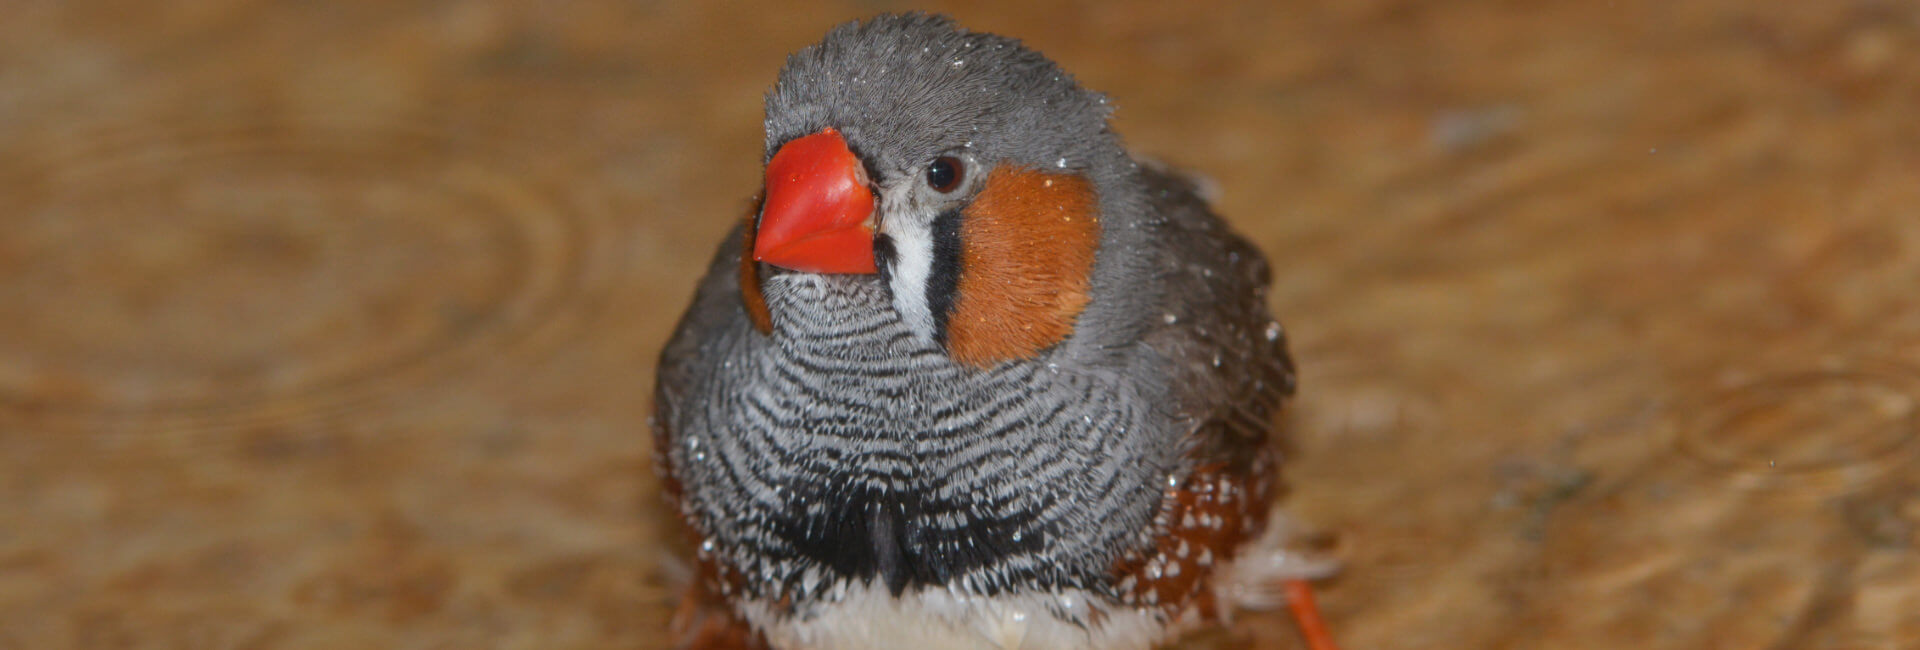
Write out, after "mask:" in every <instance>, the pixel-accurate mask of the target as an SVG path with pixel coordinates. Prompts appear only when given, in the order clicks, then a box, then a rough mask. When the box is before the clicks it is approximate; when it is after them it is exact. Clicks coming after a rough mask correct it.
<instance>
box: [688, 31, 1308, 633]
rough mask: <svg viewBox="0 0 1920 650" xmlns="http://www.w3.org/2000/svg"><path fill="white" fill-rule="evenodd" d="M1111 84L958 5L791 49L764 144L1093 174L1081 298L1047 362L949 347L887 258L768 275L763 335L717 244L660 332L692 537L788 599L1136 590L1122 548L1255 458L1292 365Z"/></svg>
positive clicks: (1259, 272) (761, 592)
mask: <svg viewBox="0 0 1920 650" xmlns="http://www.w3.org/2000/svg"><path fill="white" fill-rule="evenodd" d="M1108 113H1109V109H1108V105H1107V101H1106V99H1105V98H1104V97H1102V96H1100V95H1098V94H1096V93H1093V92H1090V91H1086V90H1084V89H1081V88H1080V87H1079V86H1078V85H1077V84H1076V83H1075V82H1074V81H1073V79H1072V78H1071V77H1069V76H1068V75H1066V74H1065V73H1064V72H1061V71H1060V70H1059V69H1058V68H1057V67H1056V66H1055V65H1054V64H1053V63H1052V62H1050V61H1048V60H1046V59H1045V58H1044V57H1042V56H1040V55H1039V54H1037V53H1035V52H1033V51H1031V50H1028V49H1026V48H1024V47H1022V46H1021V45H1020V44H1019V43H1018V42H1016V41H1013V40H1011V39H1007V38H1002V37H998V36H993V35H988V34H979V33H971V32H966V31H963V30H960V29H959V28H957V27H955V26H953V25H952V24H951V23H950V22H949V21H947V20H946V19H944V18H938V17H930V16H924V15H918V14H914V15H905V16H882V17H879V18H875V19H872V20H870V21H866V22H863V23H850V24H847V25H843V26H841V27H838V28H836V29H834V30H833V31H832V32H831V33H829V34H828V35H827V37H826V38H825V40H824V41H823V42H822V43H820V44H818V45H815V46H813V47H810V48H807V49H805V50H802V51H800V52H798V53H796V54H794V55H793V56H792V57H791V58H790V59H789V60H788V62H787V65H786V68H785V69H783V70H782V72H781V75H780V80H779V82H778V84H777V85H776V86H775V88H774V90H773V91H772V92H771V93H770V94H769V95H768V98H767V122H766V128H767V155H768V156H769V157H771V156H772V154H773V153H774V152H775V151H777V150H778V149H779V147H780V145H782V144H784V143H785V142H787V141H790V140H792V139H794V138H797V137H800V136H803V135H806V134H809V133H814V132H818V131H819V130H820V129H822V128H826V127H835V128H838V129H839V130H840V131H841V132H842V133H843V134H844V135H845V137H846V140H847V142H848V143H849V144H850V146H851V148H852V150H853V151H854V152H856V153H857V154H858V155H859V156H860V157H861V158H862V159H863V160H864V161H865V163H866V164H867V166H868V173H869V174H870V175H872V176H874V177H875V178H876V182H881V180H882V179H888V178H898V177H902V176H907V177H911V176H912V175H913V174H915V173H917V172H918V169H919V168H920V166H922V165H924V164H925V161H926V160H927V159H929V158H931V157H933V156H937V155H944V154H945V153H946V152H950V151H954V150H965V151H966V152H968V154H970V156H971V159H972V160H976V161H979V163H980V164H981V165H983V169H982V171H981V173H984V166H996V165H1004V166H1015V167H1028V168H1038V169H1045V170H1048V171H1062V172H1071V173H1078V174H1084V175H1086V176H1087V177H1088V178H1090V179H1091V180H1092V181H1093V183H1094V187H1095V188H1096V189H1097V191H1098V194H1099V207H1100V210H1101V214H1100V219H1101V224H1102V229H1101V231H1100V232H1101V235H1100V237H1101V239H1100V247H1099V249H1098V252H1097V257H1096V262H1095V265H1094V269H1093V276H1092V279H1091V287H1092V290H1091V294H1090V296H1091V297H1090V301H1089V302H1088V304H1087V307H1086V309H1085V311H1084V312H1082V313H1081V314H1080V316H1079V319H1078V321H1077V324H1076V326H1075V328H1074V330H1073V334H1072V335H1071V336H1070V337H1069V338H1067V339H1066V340H1065V341H1062V342H1061V343H1059V344H1058V345H1056V346H1053V347H1050V348H1048V349H1046V350H1044V351H1043V352H1041V353H1040V354H1039V355H1038V357H1036V358H1033V359H1026V360H1018V361H1013V362H1007V363H1001V364H999V365H997V366H994V367H992V368H989V369H976V368H972V367H968V366H963V365H958V364H956V363H954V362H953V361H951V360H949V358H948V357H947V355H946V352H945V350H943V348H942V346H941V344H940V342H938V341H936V340H932V339H930V338H928V337H927V336H925V335H924V332H921V331H918V330H916V329H915V328H914V327H912V326H910V324H909V323H908V322H906V320H904V319H903V318H902V317H901V315H900V314H899V313H897V310H896V309H895V306H894V304H895V303H894V301H893V298H892V296H891V293H892V291H893V289H892V288H891V287H890V286H889V285H888V284H887V282H886V280H885V279H884V278H883V277H880V276H861V275H813V274H806V273H797V272H771V273H769V274H768V275H767V277H765V278H764V280H763V281H764V284H763V285H762V286H763V291H764V295H765V298H766V302H767V306H768V311H769V313H770V314H771V316H772V324H773V331H772V332H771V333H770V334H763V333H761V332H759V331H757V330H755V329H754V327H753V326H752V324H751V323H750V321H749V319H748V317H747V314H746V312H745V310H744V309H743V307H742V298H741V295H740V284H739V273H740V270H739V269H740V255H742V254H743V252H742V250H741V247H740V241H741V233H740V232H738V231H737V230H736V231H735V232H733V233H731V234H729V235H728V236H727V238H726V239H725V243H723V245H722V246H721V247H720V250H719V252H718V253H717V254H716V255H715V257H714V260H713V263H712V266H711V268H710V269H709V270H708V272H707V275H706V278H705V279H704V280H702V282H701V284H700V286H699V289H698V292H697V294H696V296H695V298H694V300H693V304H692V306H691V307H690V308H689V309H688V311H687V313H686V315H685V316H684V318H683V319H682V321H681V323H680V325H679V327H678V329H677V330H676V332H675V334H674V336H673V338H672V340H671V341H670V342H669V343H668V345H667V347H666V349H665V350H664V351H663V352H662V355H661V361H660V370H659V381H658V385H657V390H656V395H655V400H656V409H657V413H656V418H655V426H656V427H657V431H656V440H658V441H659V442H660V444H661V446H662V448H661V449H659V452H660V453H661V455H662V460H663V464H664V467H665V468H666V470H667V471H668V472H669V474H670V478H671V479H672V480H674V481H675V482H677V484H678V485H679V489H680V497H679V498H680V501H679V507H680V508H681V511H682V513H683V515H684V516H685V518H686V520H687V521H688V522H689V523H690V524H691V525H692V526H693V528H694V529H695V532H696V533H697V534H698V535H699V538H700V539H701V540H702V549H703V553H705V554H706V556H707V557H708V558H709V559H710V560H711V561H715V562H718V563H720V564H721V565H723V566H726V567H728V568H729V569H730V570H732V571H734V572H736V573H737V575H739V576H742V577H743V578H744V579H743V580H742V581H741V588H742V589H744V590H745V592H746V593H745V594H730V595H732V596H735V597H737V598H744V599H758V600H761V601H768V602H772V601H782V602H784V603H785V609H784V610H782V611H785V612H786V614H785V615H790V616H807V615H809V612H812V611H817V609H818V608H819V607H830V606H832V599H833V597H834V596H833V594H834V593H835V588H836V586H844V585H846V584H850V583H853V584H872V585H876V586H885V587H886V588H888V589H890V590H891V591H892V592H893V593H895V594H896V595H897V594H900V593H902V592H903V591H904V590H908V589H912V588H925V587H935V588H946V589H959V590H962V591H964V592H967V593H977V594H983V595H996V594H1018V593H1047V592H1051V591H1057V590H1059V589H1063V588H1073V589H1080V590H1085V591H1087V592H1089V593H1093V594H1097V595H1099V596H1101V597H1104V598H1107V599H1109V601H1110V602H1108V603H1106V604H1107V605H1110V606H1114V607H1124V606H1130V605H1128V604H1126V603H1124V602H1123V598H1122V595H1121V594H1120V590H1118V589H1117V588H1116V587H1115V586H1114V585H1113V570H1114V566H1115V563H1116V561H1117V560H1118V559H1119V558H1121V557H1123V556H1124V555H1126V554H1128V553H1130V552H1133V553H1137V552H1140V551H1142V550H1143V549H1146V548H1148V547H1149V546H1150V545H1151V543H1152V536H1153V535H1154V534H1155V532H1156V524H1155V519H1156V515H1157V514H1158V513H1159V512H1160V511H1161V509H1162V507H1163V500H1164V498H1165V493H1166V491H1167V489H1168V488H1169V486H1170V485H1171V484H1172V483H1177V482H1179V481H1180V480H1181V479H1182V478H1183V477H1184V475H1185V474H1186V472H1188V471H1189V470H1191V469H1192V468H1193V467H1196V466H1198V465H1201V464H1216V465H1226V466H1230V467H1238V468H1241V470H1242V471H1252V469H1251V468H1250V465H1249V463H1250V462H1251V460H1252V459H1253V458H1255V457H1258V456H1260V455H1261V454H1264V453H1266V450H1267V449H1268V448H1269V447H1270V445H1269V440H1268V437H1269V434H1268V432H1269V429H1270V427H1271V426H1272V418H1273V415H1274V412H1275V410H1276V409H1277V407H1278V405H1279V401H1280V399H1281V398H1282V396H1283V395H1285V394H1288V393H1290V392H1291V391H1292V387H1293V372H1292V367H1291V365H1290V362H1289V360H1288V357H1287V354H1286V349H1285V340H1284V337H1282V336H1281V333H1280V329H1279V325H1278V324H1277V323H1275V322H1274V321H1273V319H1272V318H1271V317H1270V316H1269V315H1268V312H1267V308H1266V305H1265V292H1266V287H1267V284H1268V269H1267V265H1266V262H1265V260H1264V259H1263V257H1262V256H1261V255H1260V253H1259V252H1258V251H1257V250H1255V249H1254V248H1253V247H1252V246H1251V245H1249V244H1248V243H1247V242H1245V241H1244V240H1242V239H1241V238H1240V237H1238V236H1237V235H1234V234H1233V233H1232V232H1230V231H1229V230H1228V229H1227V228H1226V227H1225V226H1224V225H1223V224H1222V223H1221V221H1220V220H1219V219H1218V218H1217V217H1215V216H1214V215H1213V214H1211V213H1210V212H1209V211H1208V209H1207V207H1206V206H1205V205H1204V203H1203V202H1202V201H1201V200H1200V199H1199V198H1197V197H1196V196H1195V194H1194V191H1193V189H1192V187H1190V186H1189V185H1188V184H1187V183H1185V182H1184V181H1182V180H1180V179H1178V178H1176V177H1173V176H1171V175H1168V174H1166V173H1164V172H1161V171H1158V170H1155V169H1152V168H1150V167H1144V166H1142V165H1140V164H1137V163H1136V162H1135V161H1134V160H1133V159H1132V158H1131V157H1130V156H1129V155H1128V154H1127V153H1126V151H1125V150H1124V149H1123V148H1122V146H1121V144H1120V141H1119V139H1118V137H1117V136H1115V135H1114V134H1113V133H1112V132H1111V131H1110V130H1108V128H1107V123H1106V119H1107V116H1108Z"/></svg>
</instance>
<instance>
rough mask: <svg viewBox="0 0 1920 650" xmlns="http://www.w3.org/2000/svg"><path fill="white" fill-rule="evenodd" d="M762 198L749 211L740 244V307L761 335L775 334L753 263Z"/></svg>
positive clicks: (754, 263) (755, 266) (756, 266)
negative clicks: (754, 243)
mask: <svg viewBox="0 0 1920 650" xmlns="http://www.w3.org/2000/svg"><path fill="white" fill-rule="evenodd" d="M760 201H761V198H760V197H754V199H753V209H751V210H748V211H747V226H746V227H745V228H741V229H740V230H741V232H742V233H743V234H742V235H741V237H742V238H744V239H745V241H742V242H740V306H741V307H744V308H746V310H747V320H750V321H753V328H754V329H756V330H760V333H761V334H770V333H772V332H773V314H771V313H768V312H767V296H766V294H764V293H761V292H760V265H759V264H758V263H756V262H754V261H753V235H754V225H755V224H754V222H753V215H756V214H759V213H760Z"/></svg>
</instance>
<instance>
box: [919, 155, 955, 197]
mask: <svg viewBox="0 0 1920 650" xmlns="http://www.w3.org/2000/svg"><path fill="white" fill-rule="evenodd" d="M927 187H931V188H933V189H936V190H939V191H942V192H952V191H953V190H954V188H956V187H960V160H959V159H957V158H954V157H952V156H941V157H939V158H935V159H933V163H932V164H929V165H927Z"/></svg>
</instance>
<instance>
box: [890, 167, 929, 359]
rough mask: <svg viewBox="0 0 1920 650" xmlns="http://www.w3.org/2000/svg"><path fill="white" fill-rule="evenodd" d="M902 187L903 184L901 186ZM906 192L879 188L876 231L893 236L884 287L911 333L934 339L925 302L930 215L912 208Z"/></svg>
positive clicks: (927, 306) (927, 277)
mask: <svg viewBox="0 0 1920 650" xmlns="http://www.w3.org/2000/svg"><path fill="white" fill-rule="evenodd" d="M903 189H904V188H903ZM907 194H909V192H905V191H899V190H894V191H888V190H882V191H881V195H880V196H881V199H880V206H881V207H880V209H881V210H882V211H883V212H882V214H883V215H884V216H883V217H882V218H881V219H880V232H881V233H884V234H885V235H886V236H887V237H889V238H891V239H892V240H893V251H894V260H893V269H892V275H891V278H890V281H889V284H888V287H889V288H891V289H892V290H893V308H894V310H895V311H898V312H900V320H902V321H904V322H906V324H907V327H909V328H911V329H912V330H913V331H914V333H915V334H918V335H920V336H921V337H922V338H925V339H926V340H928V341H932V340H935V338H936V337H935V331H934V330H935V327H934V319H933V308H932V306H930V305H928V304H927V281H928V279H929V278H930V277H931V276H932V275H933V229H932V221H933V219H932V216H931V215H928V214H922V211H920V210H916V209H915V208H914V207H913V206H912V205H910V201H909V200H908V198H907V196H906V195H907Z"/></svg>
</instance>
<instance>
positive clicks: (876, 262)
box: [873, 234, 900, 285]
mask: <svg viewBox="0 0 1920 650" xmlns="http://www.w3.org/2000/svg"><path fill="white" fill-rule="evenodd" d="M899 259H900V252H899V249H897V248H895V247H894V245H893V238H892V237H888V236H886V235H884V234H882V235H874V236H873V268H874V269H875V270H876V271H878V272H879V273H880V281H881V282H884V283H886V284H888V285H892V284H893V263H894V262H895V261H897V260H899Z"/></svg>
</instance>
